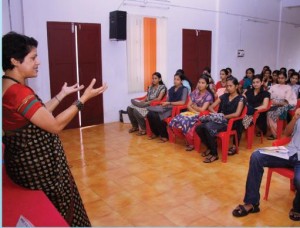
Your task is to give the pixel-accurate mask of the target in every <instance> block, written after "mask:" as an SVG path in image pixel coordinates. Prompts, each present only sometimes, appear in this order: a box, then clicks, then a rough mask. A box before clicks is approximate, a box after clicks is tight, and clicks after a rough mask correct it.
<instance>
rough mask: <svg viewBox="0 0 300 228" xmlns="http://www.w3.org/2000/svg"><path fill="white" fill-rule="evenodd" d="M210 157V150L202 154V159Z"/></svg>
mask: <svg viewBox="0 0 300 228" xmlns="http://www.w3.org/2000/svg"><path fill="white" fill-rule="evenodd" d="M208 155H210V150H206V151H203V152H202V153H201V156H202V157H207V156H208Z"/></svg>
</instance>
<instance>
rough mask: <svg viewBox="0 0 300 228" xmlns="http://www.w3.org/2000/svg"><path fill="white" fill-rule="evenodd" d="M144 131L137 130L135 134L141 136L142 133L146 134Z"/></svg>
mask: <svg viewBox="0 0 300 228" xmlns="http://www.w3.org/2000/svg"><path fill="white" fill-rule="evenodd" d="M146 134H147V133H146V131H139V132H138V133H136V135H138V136H142V135H146Z"/></svg>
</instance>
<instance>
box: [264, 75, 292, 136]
mask: <svg viewBox="0 0 300 228" xmlns="http://www.w3.org/2000/svg"><path fill="white" fill-rule="evenodd" d="M286 77H287V76H286V73H283V72H281V73H279V76H278V84H276V85H273V86H271V88H270V90H269V92H270V94H271V100H272V106H271V108H270V111H268V113H267V124H268V127H269V129H270V131H271V135H270V136H269V137H268V139H269V140H274V139H276V137H277V136H276V131H277V120H278V118H281V119H286V116H287V112H288V110H290V109H293V108H294V107H295V105H296V104H297V98H296V95H295V93H294V91H293V90H292V88H291V87H290V86H289V85H286V84H285V82H286Z"/></svg>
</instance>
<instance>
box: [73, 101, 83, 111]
mask: <svg viewBox="0 0 300 228" xmlns="http://www.w3.org/2000/svg"><path fill="white" fill-rule="evenodd" d="M73 105H75V106H76V107H77V108H78V110H79V111H82V109H83V107H84V104H83V103H82V102H81V101H80V100H76V101H75V102H74V103H73Z"/></svg>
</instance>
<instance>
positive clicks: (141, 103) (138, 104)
mask: <svg viewBox="0 0 300 228" xmlns="http://www.w3.org/2000/svg"><path fill="white" fill-rule="evenodd" d="M131 104H133V105H134V106H136V107H139V108H145V107H148V106H149V105H150V104H149V103H148V102H145V101H139V100H136V99H131Z"/></svg>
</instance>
